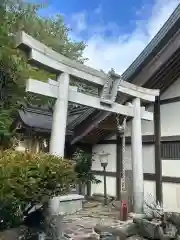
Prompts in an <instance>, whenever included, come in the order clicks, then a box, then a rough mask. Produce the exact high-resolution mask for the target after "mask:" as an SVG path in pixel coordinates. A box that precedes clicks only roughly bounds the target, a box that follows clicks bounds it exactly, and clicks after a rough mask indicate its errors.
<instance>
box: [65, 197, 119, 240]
mask: <svg viewBox="0 0 180 240" xmlns="http://www.w3.org/2000/svg"><path fill="white" fill-rule="evenodd" d="M118 218H119V211H117V210H116V209H115V208H113V207H112V206H111V207H110V206H103V205H102V204H100V203H97V202H88V203H85V205H84V208H83V210H81V211H79V212H77V213H76V214H72V215H68V216H65V217H64V219H63V233H64V239H68V240H84V239H89V240H90V239H94V240H95V239H104V240H105V239H107V240H116V239H117V238H115V237H113V236H112V235H111V234H110V233H103V234H102V235H101V237H100V235H99V234H97V233H95V231H94V227H95V226H96V225H97V224H98V225H106V226H113V227H115V228H118V227H120V225H122V224H123V223H122V222H121V221H120V220H118Z"/></svg>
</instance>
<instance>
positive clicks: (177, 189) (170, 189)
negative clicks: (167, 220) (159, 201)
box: [163, 183, 180, 212]
mask: <svg viewBox="0 0 180 240" xmlns="http://www.w3.org/2000/svg"><path fill="white" fill-rule="evenodd" d="M163 201H164V202H163V204H164V207H165V208H166V209H168V210H170V211H177V212H180V184H176V183H163Z"/></svg>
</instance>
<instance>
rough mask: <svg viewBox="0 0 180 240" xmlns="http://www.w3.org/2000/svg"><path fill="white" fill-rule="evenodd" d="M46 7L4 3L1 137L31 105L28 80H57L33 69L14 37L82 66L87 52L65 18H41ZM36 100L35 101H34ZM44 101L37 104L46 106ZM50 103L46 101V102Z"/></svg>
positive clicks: (14, 0)
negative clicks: (28, 39) (19, 35)
mask: <svg viewBox="0 0 180 240" xmlns="http://www.w3.org/2000/svg"><path fill="white" fill-rule="evenodd" d="M43 7H47V6H41V5H37V4H32V3H28V2H25V1H23V0H1V3H0V16H1V18H0V46H1V51H0V133H2V132H3V133H7V134H8V133H9V126H10V125H11V123H12V120H13V119H14V116H15V114H16V111H17V109H19V108H20V107H21V106H23V105H24V104H25V103H27V102H29V100H30V99H32V98H31V95H30V94H28V95H27V94H26V93H25V82H26V79H27V78H28V77H30V76H31V77H32V78H35V79H39V80H42V81H47V79H48V78H49V77H52V78H53V77H55V76H53V75H52V74H50V73H47V72H46V71H45V70H40V69H38V68H36V67H32V66H30V65H29V64H28V63H27V60H26V56H25V55H24V54H23V53H22V52H21V51H19V50H18V49H15V41H14V36H15V34H16V33H17V31H19V30H23V31H25V32H27V33H28V34H30V35H31V36H33V37H34V38H36V39H37V40H39V41H41V42H42V43H44V44H46V45H47V46H49V47H51V48H52V49H53V50H55V51H57V52H59V53H61V54H63V55H65V56H67V57H69V58H71V59H74V60H77V61H80V62H81V63H83V62H84V60H85V59H84V58H83V57H82V54H83V50H84V48H85V43H84V42H74V41H72V40H71V39H70V38H69V31H70V29H68V28H67V27H66V26H65V24H64V20H63V18H62V16H60V15H56V16H54V18H51V19H47V18H43V17H40V16H39V15H38V11H39V10H40V9H41V8H43ZM33 99H34V98H33ZM43 100H44V99H43V98H39V97H38V98H36V102H40V103H43ZM46 101H47V99H46Z"/></svg>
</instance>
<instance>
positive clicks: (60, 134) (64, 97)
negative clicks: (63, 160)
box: [50, 73, 69, 157]
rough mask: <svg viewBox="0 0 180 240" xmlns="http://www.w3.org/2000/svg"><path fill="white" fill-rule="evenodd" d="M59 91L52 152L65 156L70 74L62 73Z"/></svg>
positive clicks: (55, 111)
mask: <svg viewBox="0 0 180 240" xmlns="http://www.w3.org/2000/svg"><path fill="white" fill-rule="evenodd" d="M57 81H58V93H57V95H58V96H57V99H56V103H55V107H54V112H53V121H52V130H51V140H50V153H52V154H54V155H58V156H60V157H64V146H65V138H66V122H67V112H68V93H69V74H68V73H62V74H61V75H59V77H58V79H57Z"/></svg>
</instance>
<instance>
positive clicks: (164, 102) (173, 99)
mask: <svg viewBox="0 0 180 240" xmlns="http://www.w3.org/2000/svg"><path fill="white" fill-rule="evenodd" d="M175 102H180V96H178V97H172V98H167V99H163V100H160V104H161V105H163V104H169V103H175Z"/></svg>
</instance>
